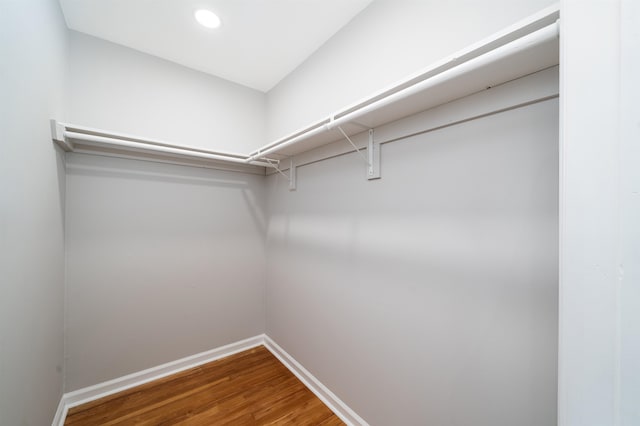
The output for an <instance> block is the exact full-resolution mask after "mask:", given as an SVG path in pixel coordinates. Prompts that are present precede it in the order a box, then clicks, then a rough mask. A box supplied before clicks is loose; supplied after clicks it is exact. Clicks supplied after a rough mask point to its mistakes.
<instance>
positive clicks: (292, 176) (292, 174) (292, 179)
mask: <svg viewBox="0 0 640 426" xmlns="http://www.w3.org/2000/svg"><path fill="white" fill-rule="evenodd" d="M296 168H297V166H296V165H295V164H293V158H291V159H290V160H289V191H295V190H296V188H297V186H296V171H297V170H296Z"/></svg>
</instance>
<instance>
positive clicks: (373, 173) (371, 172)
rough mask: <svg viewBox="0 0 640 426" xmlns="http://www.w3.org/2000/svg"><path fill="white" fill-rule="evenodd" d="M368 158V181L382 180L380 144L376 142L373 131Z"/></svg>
mask: <svg viewBox="0 0 640 426" xmlns="http://www.w3.org/2000/svg"><path fill="white" fill-rule="evenodd" d="M367 156H368V157H369V161H368V167H367V179H369V180H373V179H380V177H381V176H380V142H376V141H375V139H374V132H373V129H369V144H368V145H367Z"/></svg>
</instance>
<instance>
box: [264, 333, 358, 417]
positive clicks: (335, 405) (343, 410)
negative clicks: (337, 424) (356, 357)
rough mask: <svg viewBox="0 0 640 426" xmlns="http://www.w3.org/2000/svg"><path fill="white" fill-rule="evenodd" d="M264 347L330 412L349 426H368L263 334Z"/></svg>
mask: <svg viewBox="0 0 640 426" xmlns="http://www.w3.org/2000/svg"><path fill="white" fill-rule="evenodd" d="M264 345H265V347H266V348H267V349H269V351H271V353H272V354H273V355H275V357H276V358H278V359H279V360H280V362H281V363H282V364H284V366H285V367H287V368H288V369H289V370H290V371H291V372H292V373H293V374H295V376H296V377H297V378H298V379H300V381H301V382H302V383H304V384H305V386H306V387H308V388H309V390H310V391H311V392H313V393H314V394H315V395H316V396H317V397H318V398H320V400H321V401H322V402H324V403H325V404H326V405H327V407H329V409H331V411H333V412H334V413H335V414H336V415H337V416H338V417H340V419H341V420H342V421H343V422H345V423H346V424H348V425H350V426H369V424H368V423H367V422H366V421H365V420H364V419H363V418H362V417H360V416H359V415H358V414H357V413H356V412H355V411H353V410H352V409H351V408H350V407H349V406H348V405H347V404H345V403H344V402H343V401H342V400H341V399H340V398H338V397H337V396H336V394H334V393H333V392H331V391H330V390H329V388H327V387H326V386H325V385H323V384H322V383H321V382H320V380H318V379H316V378H315V376H314V375H313V374H311V373H310V372H309V371H308V370H307V369H306V368H304V367H303V366H302V364H300V363H299V362H298V361H296V360H295V358H293V357H292V356H291V355H289V354H288V353H287V352H286V351H285V350H284V349H282V348H281V347H280V346H278V344H277V343H276V342H274V341H273V340H272V339H271V338H270V337H269V336H267V335H266V334H265V336H264Z"/></svg>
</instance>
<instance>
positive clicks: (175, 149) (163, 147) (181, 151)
mask: <svg viewBox="0 0 640 426" xmlns="http://www.w3.org/2000/svg"><path fill="white" fill-rule="evenodd" d="M64 137H65V138H67V139H77V140H82V141H85V142H93V143H97V144H100V145H110V146H122V147H126V148H134V149H141V150H146V151H155V152H164V153H167V154H177V155H185V156H189V157H198V158H204V159H207V160H219V161H227V162H232V163H239V164H252V165H255V166H262V167H274V164H271V163H268V162H263V161H254V160H252V159H249V158H243V157H234V156H230V155H223V154H214V153H208V152H203V151H200V150H193V149H189V148H183V147H179V146H170V145H168V144H157V143H152V142H134V141H130V140H126V139H117V138H110V137H106V136H97V135H90V134H86V133H78V132H71V131H68V130H65V131H64ZM272 161H275V160H272ZM275 164H277V161H276V163H275Z"/></svg>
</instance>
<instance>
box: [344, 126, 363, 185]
mask: <svg viewBox="0 0 640 426" xmlns="http://www.w3.org/2000/svg"><path fill="white" fill-rule="evenodd" d="M338 130H340V133H342V136H344V138H345V139H346V140H347V141H349V143H350V144H351V146H352V147H353V149H355V150H356V152H357V153H358V154H359V155H360V157H362V159H363V160H364V162H365V163H367V174H369V172H368V170H370V169H371V160H370V159H369V158H367V157H366V156H365V155H364V154H363V153H362V150H360V148H358V146H357V145H356V144H355V143H353V141H352V140H351V138H350V137H349V135H347V134H346V133H345V132H344V130H342V127H340V126H338Z"/></svg>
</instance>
